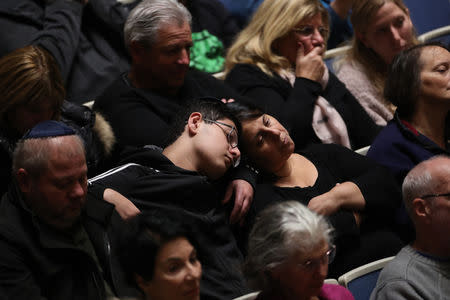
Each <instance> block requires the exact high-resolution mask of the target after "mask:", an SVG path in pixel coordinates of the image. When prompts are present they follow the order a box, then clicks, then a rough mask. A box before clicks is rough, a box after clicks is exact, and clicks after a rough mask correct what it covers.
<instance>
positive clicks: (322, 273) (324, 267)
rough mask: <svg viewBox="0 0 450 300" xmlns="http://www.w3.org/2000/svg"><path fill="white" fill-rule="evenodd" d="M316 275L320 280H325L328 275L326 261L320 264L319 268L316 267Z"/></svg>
mask: <svg viewBox="0 0 450 300" xmlns="http://www.w3.org/2000/svg"><path fill="white" fill-rule="evenodd" d="M317 274H318V275H319V276H320V277H321V278H324V279H325V278H326V277H327V274H328V261H327V262H320V264H319V266H318V267H317Z"/></svg>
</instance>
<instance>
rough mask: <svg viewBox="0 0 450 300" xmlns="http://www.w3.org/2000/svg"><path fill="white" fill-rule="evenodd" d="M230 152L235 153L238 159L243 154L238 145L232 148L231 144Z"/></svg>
mask: <svg viewBox="0 0 450 300" xmlns="http://www.w3.org/2000/svg"><path fill="white" fill-rule="evenodd" d="M229 149H230V153H231V154H232V155H233V158H234V160H235V161H236V160H237V159H238V158H239V157H240V156H241V151H240V150H239V148H238V147H234V148H232V147H231V145H230V147H229Z"/></svg>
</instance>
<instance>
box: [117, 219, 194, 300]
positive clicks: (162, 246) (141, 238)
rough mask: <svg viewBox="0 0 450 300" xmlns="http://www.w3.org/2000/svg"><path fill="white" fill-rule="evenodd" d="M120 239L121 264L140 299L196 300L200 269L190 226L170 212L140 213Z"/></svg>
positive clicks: (131, 221) (129, 222) (130, 221)
mask: <svg viewBox="0 0 450 300" xmlns="http://www.w3.org/2000/svg"><path fill="white" fill-rule="evenodd" d="M127 225H128V226H127V229H128V230H126V231H125V233H123V234H122V237H121V243H122V246H121V251H120V253H121V255H120V258H121V263H122V265H123V266H124V268H125V269H126V270H127V271H126V273H127V276H128V278H129V280H130V281H131V282H134V283H135V285H137V286H138V287H139V289H140V290H141V292H142V294H143V295H142V297H141V298H142V299H148V300H150V299H151V300H182V299H186V300H188V299H189V300H199V299H200V278H201V275H202V265H201V263H200V261H199V253H197V248H198V246H197V242H196V240H195V238H194V235H195V234H194V229H193V227H192V225H191V224H189V223H187V222H184V220H183V217H182V214H181V213H179V212H178V213H177V212H176V211H174V212H170V211H168V212H166V213H165V214H163V215H162V214H159V213H141V214H139V215H137V216H136V217H134V218H133V219H131V220H129V221H128V224H127Z"/></svg>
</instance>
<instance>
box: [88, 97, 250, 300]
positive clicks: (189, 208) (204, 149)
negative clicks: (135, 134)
mask: <svg viewBox="0 0 450 300" xmlns="http://www.w3.org/2000/svg"><path fill="white" fill-rule="evenodd" d="M239 131H240V124H239V121H238V120H237V119H236V118H235V117H234V115H233V114H231V112H230V111H228V109H227V107H226V105H225V104H223V103H222V102H220V101H219V100H216V101H213V100H210V101H205V100H203V101H194V102H191V103H190V104H188V105H187V107H186V108H185V109H183V111H181V112H179V114H178V115H177V117H176V118H175V122H174V124H173V127H172V128H171V130H170V131H169V132H168V138H167V145H168V146H167V147H166V148H164V150H162V151H161V149H159V148H158V149H157V148H155V147H148V146H146V147H144V148H140V149H137V150H136V149H135V150H131V151H127V152H126V153H125V154H124V157H125V158H124V159H123V160H122V164H123V165H122V166H120V167H118V168H116V169H113V170H110V171H108V172H106V173H104V174H102V175H99V176H97V177H96V178H94V179H92V180H91V181H92V182H96V183H99V184H101V185H103V186H105V187H109V188H112V189H115V190H117V191H118V192H120V193H121V194H123V195H124V196H125V197H127V198H128V199H130V200H131V201H132V202H133V204H134V205H136V206H137V208H138V209H140V210H141V211H157V212H160V213H162V214H164V213H165V212H166V211H168V210H171V209H174V208H178V209H179V208H181V209H182V210H183V212H184V215H183V216H184V217H186V218H187V219H188V220H191V221H192V222H194V223H195V224H197V225H198V229H199V230H198V232H197V239H198V241H199V249H197V250H198V251H199V257H200V261H201V263H202V265H203V276H202V282H201V290H200V294H201V297H202V298H206V299H232V298H235V297H237V296H240V295H242V294H244V293H245V292H247V288H246V286H245V284H244V279H243V277H242V275H241V273H240V265H241V263H242V255H241V253H240V251H239V249H238V247H237V244H236V241H235V239H234V236H233V234H232V232H231V228H230V226H229V223H228V216H227V212H226V207H224V206H223V205H222V204H221V199H222V198H223V183H224V180H223V179H222V177H223V176H224V175H225V173H226V172H227V171H228V170H229V169H230V168H232V167H233V166H235V165H236V164H237V162H238V161H239V158H240V152H239V149H238V133H239Z"/></svg>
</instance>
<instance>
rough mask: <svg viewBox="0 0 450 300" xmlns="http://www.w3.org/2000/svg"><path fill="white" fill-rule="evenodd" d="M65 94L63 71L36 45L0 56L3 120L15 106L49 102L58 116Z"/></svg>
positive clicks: (0, 115) (0, 111)
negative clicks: (61, 72)
mask: <svg viewBox="0 0 450 300" xmlns="http://www.w3.org/2000/svg"><path fill="white" fill-rule="evenodd" d="M64 97H65V89H64V84H63V80H62V78H61V74H60V71H59V68H58V65H57V64H56V62H55V60H54V59H53V57H52V56H51V55H50V54H49V53H48V52H47V51H46V50H44V49H42V48H40V47H37V46H26V47H23V48H20V49H16V50H14V51H13V52H11V53H9V54H8V55H5V56H3V57H2V58H0V120H2V121H1V123H2V126H5V127H8V124H5V122H7V116H8V114H9V113H11V112H13V111H14V110H15V109H17V108H18V107H21V106H25V105H33V104H34V103H39V102H40V101H47V102H49V103H50V104H51V106H52V107H53V108H54V111H55V115H54V119H58V118H59V115H60V110H61V106H62V103H63V101H64Z"/></svg>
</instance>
